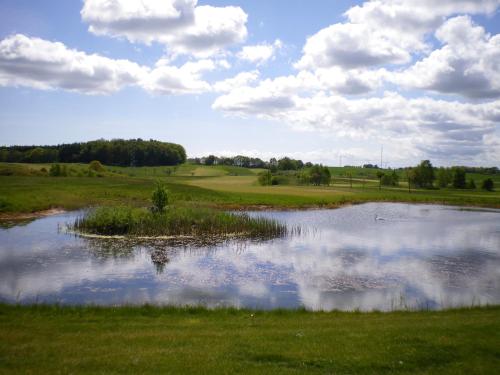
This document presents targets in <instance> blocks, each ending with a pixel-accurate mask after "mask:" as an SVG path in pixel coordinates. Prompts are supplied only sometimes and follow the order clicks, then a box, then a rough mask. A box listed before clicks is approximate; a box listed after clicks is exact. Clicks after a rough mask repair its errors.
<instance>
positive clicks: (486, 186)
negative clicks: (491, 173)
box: [481, 178, 495, 191]
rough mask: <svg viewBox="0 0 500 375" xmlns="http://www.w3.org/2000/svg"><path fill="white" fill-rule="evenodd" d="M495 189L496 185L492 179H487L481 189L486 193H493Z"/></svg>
mask: <svg viewBox="0 0 500 375" xmlns="http://www.w3.org/2000/svg"><path fill="white" fill-rule="evenodd" d="M494 187H495V184H494V183H493V180H492V179H491V178H487V179H486V180H484V181H483V184H482V185H481V189H483V190H486V191H493V189H494Z"/></svg>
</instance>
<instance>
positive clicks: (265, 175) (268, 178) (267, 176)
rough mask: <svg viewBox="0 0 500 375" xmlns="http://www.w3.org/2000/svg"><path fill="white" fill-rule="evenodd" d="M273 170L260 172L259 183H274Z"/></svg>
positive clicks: (265, 184)
mask: <svg viewBox="0 0 500 375" xmlns="http://www.w3.org/2000/svg"><path fill="white" fill-rule="evenodd" d="M272 178H273V177H272V174H271V171H266V172H262V173H260V174H259V184H260V185H262V186H268V185H271V183H272Z"/></svg>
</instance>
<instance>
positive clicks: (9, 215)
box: [0, 199, 500, 221]
mask: <svg viewBox="0 0 500 375" xmlns="http://www.w3.org/2000/svg"><path fill="white" fill-rule="evenodd" d="M365 203H401V204H415V205H434V206H455V207H460V208H464V209H466V208H484V209H493V210H499V209H500V203H499V204H496V205H495V204H493V205H489V204H482V203H469V202H468V203H466V204H461V203H456V202H446V201H409V200H383V199H380V200H377V199H374V200H360V201H345V202H339V203H327V204H311V205H297V206H282V205H281V206H280V205H265V204H257V205H252V204H219V205H207V206H206V207H209V208H213V209H218V210H224V211H254V212H259V211H262V212H266V211H278V212H281V211H283V212H286V211H315V210H334V209H338V208H344V207H349V206H355V205H360V204H365ZM88 208H92V206H84V207H80V208H77V209H65V208H62V207H57V208H49V209H46V210H40V211H33V212H18V211H11V212H0V221H17V220H19V221H22V220H30V219H39V218H42V217H48V216H54V215H60V214H64V213H67V212H72V211H79V210H84V209H88Z"/></svg>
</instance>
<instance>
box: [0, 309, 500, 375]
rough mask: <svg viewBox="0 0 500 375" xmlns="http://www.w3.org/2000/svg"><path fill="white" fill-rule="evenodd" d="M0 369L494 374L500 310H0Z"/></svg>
mask: <svg viewBox="0 0 500 375" xmlns="http://www.w3.org/2000/svg"><path fill="white" fill-rule="evenodd" d="M0 337H1V340H0V373H2V374H9V373H24V374H42V373H43V374H56V373H81V374H113V373H116V374H123V373H131V374H139V373H140V374H147V373H151V374H164V373H172V374H178V373H214V374H215V373H216V374H235V373H254V374H269V373H273V374H290V373H297V374H299V373H312V374H325V373H335V374H385V373H387V374H393V373H398V374H430V373H433V374H495V373H498V370H499V369H500V345H499V343H500V307H486V308H473V309H460V310H449V311H442V312H392V313H341V312H331V313H323V312H315V313H313V312H305V311H282V310H278V311H270V312H259V311H256V312H254V311H247V310H234V309H228V310H225V309H223V310H212V311H210V310H205V309H202V308H192V309H176V308H154V307H147V306H146V307H120V308H96V307H57V306H28V307H20V306H9V305H0Z"/></svg>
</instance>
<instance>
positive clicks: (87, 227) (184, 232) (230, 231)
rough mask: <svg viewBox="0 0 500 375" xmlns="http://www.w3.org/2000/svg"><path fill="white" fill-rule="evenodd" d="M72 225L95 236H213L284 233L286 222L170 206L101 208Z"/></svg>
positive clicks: (248, 236) (270, 235) (280, 234)
mask: <svg viewBox="0 0 500 375" xmlns="http://www.w3.org/2000/svg"><path fill="white" fill-rule="evenodd" d="M72 228H73V229H74V230H76V231H79V232H82V233H89V234H97V235H129V236H151V237H155V236H208V237H210V236H214V237H232V236H234V237H245V238H273V237H279V236H283V235H285V234H286V233H287V227H286V225H284V224H282V223H280V222H278V221H276V220H271V219H267V218H263V217H250V216H249V215H248V214H245V213H241V214H240V213H229V212H223V211H217V210H213V209H208V208H200V207H169V209H168V210H165V211H163V212H159V211H154V212H152V211H150V210H147V209H144V208H132V207H123V206H122V207H100V208H97V209H94V210H91V211H88V212H87V213H86V214H85V215H84V216H82V217H79V218H77V219H76V221H75V222H74V224H73V225H72Z"/></svg>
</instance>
